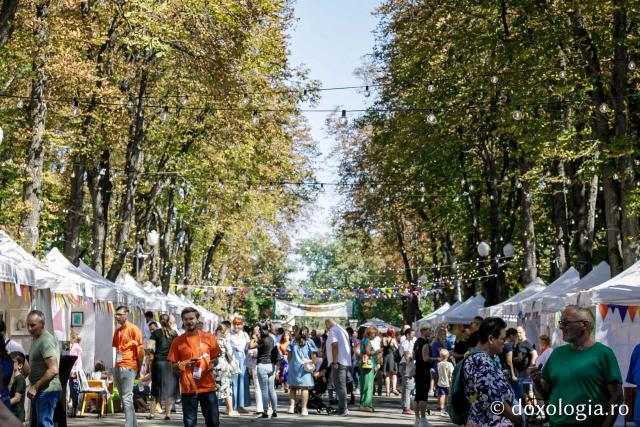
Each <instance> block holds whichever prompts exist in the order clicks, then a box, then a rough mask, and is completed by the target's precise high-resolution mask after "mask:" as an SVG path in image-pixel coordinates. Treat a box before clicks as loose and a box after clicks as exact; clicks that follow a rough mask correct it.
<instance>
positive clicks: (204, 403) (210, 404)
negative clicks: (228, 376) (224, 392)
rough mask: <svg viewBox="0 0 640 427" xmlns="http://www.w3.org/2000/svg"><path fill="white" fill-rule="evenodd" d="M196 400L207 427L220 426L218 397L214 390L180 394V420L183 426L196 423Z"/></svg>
mask: <svg viewBox="0 0 640 427" xmlns="http://www.w3.org/2000/svg"><path fill="white" fill-rule="evenodd" d="M198 402H200V408H201V409H202V416H203V417H204V423H205V425H206V426H207V427H220V412H219V411H218V397H217V396H216V392H215V391H210V392H209V393H199V394H183V395H182V421H183V422H184V427H196V425H197V423H198Z"/></svg>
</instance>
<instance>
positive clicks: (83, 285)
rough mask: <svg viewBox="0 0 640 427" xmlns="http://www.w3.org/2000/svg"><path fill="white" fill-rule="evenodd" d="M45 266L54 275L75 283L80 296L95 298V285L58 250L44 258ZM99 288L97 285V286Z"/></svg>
mask: <svg viewBox="0 0 640 427" xmlns="http://www.w3.org/2000/svg"><path fill="white" fill-rule="evenodd" d="M44 263H45V265H46V266H47V267H48V268H49V269H50V270H51V271H53V272H54V273H56V274H59V275H60V276H63V277H65V278H66V279H68V280H69V281H72V282H75V283H76V284H77V286H79V287H80V290H81V291H82V294H83V295H84V296H85V297H86V298H94V297H95V288H96V285H97V284H96V283H95V282H94V281H93V279H92V278H91V277H90V276H88V275H87V274H85V273H83V272H82V271H81V270H80V269H79V268H78V267H76V266H75V265H73V264H71V261H69V260H68V259H67V258H66V257H65V256H64V255H62V253H61V252H60V251H59V250H58V248H53V249H51V250H50V251H49V253H48V254H47V255H46V256H45V257H44ZM98 286H99V285H98Z"/></svg>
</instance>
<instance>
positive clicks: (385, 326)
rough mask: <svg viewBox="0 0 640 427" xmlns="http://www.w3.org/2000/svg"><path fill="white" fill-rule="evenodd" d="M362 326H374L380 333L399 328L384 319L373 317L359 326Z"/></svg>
mask: <svg viewBox="0 0 640 427" xmlns="http://www.w3.org/2000/svg"><path fill="white" fill-rule="evenodd" d="M363 326H364V327H365V328H368V327H370V326H375V327H376V328H378V330H379V331H380V332H382V333H385V332H387V331H388V330H389V329H393V330H396V331H399V330H400V329H399V328H396V327H395V326H393V325H391V324H389V323H387V322H385V321H384V320H380V319H375V318H374V319H371V320H369V321H367V322H365V323H363V324H362V325H360V326H359V327H363Z"/></svg>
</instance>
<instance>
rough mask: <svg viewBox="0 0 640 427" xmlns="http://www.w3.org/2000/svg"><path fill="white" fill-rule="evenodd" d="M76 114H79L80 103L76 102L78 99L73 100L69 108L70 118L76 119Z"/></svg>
mask: <svg viewBox="0 0 640 427" xmlns="http://www.w3.org/2000/svg"><path fill="white" fill-rule="evenodd" d="M78 114H80V101H78V98H74V100H73V105H72V106H71V117H77V116H78Z"/></svg>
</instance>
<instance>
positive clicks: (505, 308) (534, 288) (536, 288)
mask: <svg viewBox="0 0 640 427" xmlns="http://www.w3.org/2000/svg"><path fill="white" fill-rule="evenodd" d="M545 288H546V285H545V284H544V282H543V281H542V279H540V278H539V277H536V278H535V279H534V280H533V282H531V283H529V284H528V285H527V287H525V288H524V289H523V290H521V291H520V292H518V293H517V294H515V295H514V296H512V297H511V298H509V299H508V300H506V301H504V302H502V303H501V304H499V305H501V306H502V309H501V314H502V315H503V316H504V315H511V316H515V315H517V314H518V310H519V309H520V308H521V304H520V303H521V302H522V301H524V300H526V299H527V298H529V297H531V296H532V295H537V294H539V293H540V292H542V291H544V290H545Z"/></svg>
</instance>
